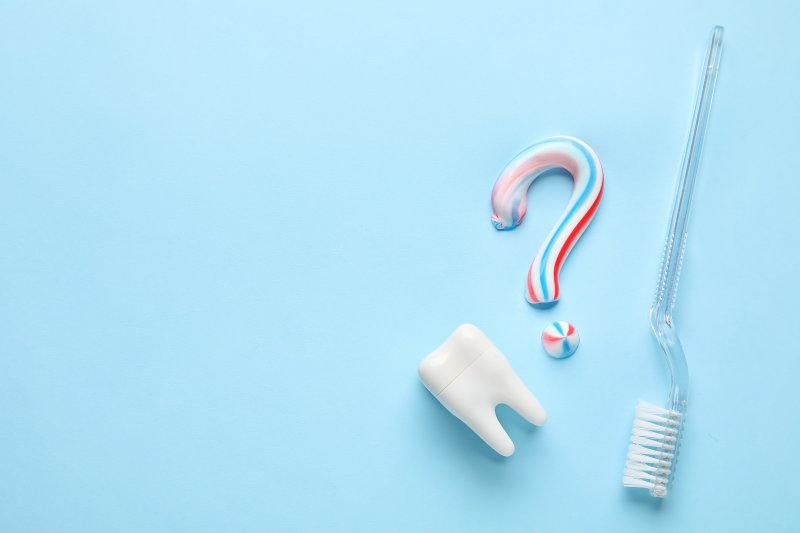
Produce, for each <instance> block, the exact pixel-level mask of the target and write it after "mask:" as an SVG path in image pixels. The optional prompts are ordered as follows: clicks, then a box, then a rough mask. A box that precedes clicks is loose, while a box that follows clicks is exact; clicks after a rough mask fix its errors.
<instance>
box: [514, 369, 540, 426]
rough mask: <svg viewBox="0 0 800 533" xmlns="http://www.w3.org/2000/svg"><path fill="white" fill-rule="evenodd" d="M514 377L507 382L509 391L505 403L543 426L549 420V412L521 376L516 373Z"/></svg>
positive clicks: (529, 419) (534, 422) (524, 416)
mask: <svg viewBox="0 0 800 533" xmlns="http://www.w3.org/2000/svg"><path fill="white" fill-rule="evenodd" d="M514 378H516V379H513V380H509V383H508V384H507V387H508V389H509V392H508V395H507V396H506V398H505V401H504V402H503V403H505V404H506V405H508V406H509V407H511V408H512V409H513V410H514V411H516V412H517V413H519V414H520V416H522V418H524V419H525V420H527V421H528V422H530V423H531V424H534V425H537V426H543V425H544V423H545V422H547V412H546V411H545V410H544V407H542V404H541V403H539V400H537V399H536V396H534V395H533V393H532V392H531V391H530V390H528V387H526V386H525V384H524V383H523V382H522V380H521V379H519V377H517V376H516V375H515V376H514Z"/></svg>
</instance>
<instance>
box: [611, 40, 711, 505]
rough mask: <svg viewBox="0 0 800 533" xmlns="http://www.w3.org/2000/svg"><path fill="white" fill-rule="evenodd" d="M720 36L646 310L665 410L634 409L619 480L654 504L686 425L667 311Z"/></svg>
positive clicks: (683, 373)
mask: <svg viewBox="0 0 800 533" xmlns="http://www.w3.org/2000/svg"><path fill="white" fill-rule="evenodd" d="M722 34H723V28H722V27H721V26H715V27H714V29H713V30H712V32H711V42H710V43H709V46H708V52H707V54H706V61H705V65H704V69H703V72H702V75H701V80H700V87H699V90H698V94H697V101H696V103H695V108H694V114H693V116H692V123H691V128H690V130H689V140H688V142H687V144H686V151H685V152H684V155H683V163H682V164H681V168H680V174H679V176H678V188H677V190H676V192H675V200H674V204H673V207H672V216H671V217H670V222H669V230H668V232H667V240H666V243H665V245H664V256H663V259H662V264H661V273H660V275H659V278H658V287H657V290H656V298H655V301H654V302H653V306H652V307H651V308H650V326H651V328H652V330H653V335H655V338H656V340H657V341H658V344H659V346H660V347H661V351H662V352H663V353H664V357H665V358H666V360H667V366H668V367H669V371H670V375H671V378H672V383H671V386H670V393H669V398H668V399H667V407H666V408H663V407H660V406H657V405H653V404H650V403H646V402H641V401H640V402H639V405H638V406H637V407H636V418H635V420H634V423H633V432H632V434H631V442H630V445H629V446H628V456H627V460H626V462H625V473H624V475H623V479H622V482H623V484H624V485H625V486H626V487H639V488H643V489H647V490H649V491H650V495H651V496H653V497H656V498H663V497H665V496H666V495H667V492H668V491H669V490H671V487H672V480H673V477H674V475H675V464H676V460H677V457H678V451H679V449H680V444H681V437H682V435H683V425H684V422H685V420H686V403H687V399H688V386H689V370H688V368H687V366H686V357H685V356H684V354H683V348H682V347H681V342H680V339H679V338H678V333H677V331H676V329H675V322H674V320H673V317H672V310H673V308H674V306H675V298H676V296H677V292H678V278H679V277H680V271H681V263H682V262H683V252H684V249H685V247H686V237H687V230H686V228H687V221H688V218H689V209H690V207H691V202H692V192H693V189H694V182H695V178H696V177H697V167H698V164H699V161H700V152H701V150H702V147H703V137H704V136H705V132H706V125H707V124H708V115H709V111H710V109H711V100H712V98H713V95H714V87H715V85H716V82H717V72H718V70H719V60H720V53H721V51H722Z"/></svg>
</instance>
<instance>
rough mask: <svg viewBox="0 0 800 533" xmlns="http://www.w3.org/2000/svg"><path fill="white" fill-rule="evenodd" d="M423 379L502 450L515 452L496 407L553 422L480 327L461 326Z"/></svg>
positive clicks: (426, 364)
mask: <svg viewBox="0 0 800 533" xmlns="http://www.w3.org/2000/svg"><path fill="white" fill-rule="evenodd" d="M419 375H420V379H422V382H423V383H424V384H425V386H426V387H427V388H428V390H430V391H431V393H432V394H433V395H434V396H435V397H436V398H437V399H438V400H439V401H440V402H441V403H442V405H444V406H445V407H446V408H447V409H448V410H449V411H450V412H451V413H453V414H454V415H455V416H456V417H458V418H459V419H461V420H462V421H463V422H464V423H465V424H467V425H468V426H469V427H470V428H471V429H472V430H473V431H474V432H475V433H477V434H478V436H480V437H481V438H482V439H483V440H484V441H485V442H486V443H487V444H488V445H489V446H491V447H492V448H493V449H494V450H495V451H496V452H497V453H499V454H501V455H504V456H506V457H507V456H509V455H511V454H513V453H514V443H513V442H512V441H511V438H510V437H509V436H508V434H507V433H506V431H505V430H504V429H503V426H502V425H501V424H500V421H499V420H497V415H496V414H495V407H497V405H498V404H500V403H504V404H507V405H509V406H510V407H511V408H512V409H514V410H515V411H516V412H517V413H519V414H520V415H521V416H522V417H523V418H525V419H526V420H528V421H529V422H530V423H532V424H536V425H542V424H544V423H545V422H546V421H547V413H546V412H545V410H544V408H543V407H542V405H541V404H540V403H539V400H537V399H536V397H535V396H534V395H533V393H531V391H530V390H528V388H527V387H526V386H525V384H524V383H523V382H522V380H521V379H520V378H519V376H517V374H516V372H514V369H513V368H512V367H511V364H510V363H509V362H508V360H507V359H506V358H505V356H504V355H503V354H502V353H501V352H500V350H498V349H497V347H496V346H495V345H494V344H493V343H492V341H490V340H489V338H488V337H487V336H486V335H485V334H484V333H483V332H482V331H481V330H479V329H478V328H476V327H475V326H472V325H469V324H465V325H462V326H459V327H458V328H457V329H456V330H455V332H453V334H452V335H450V338H448V339H447V341H445V343H444V344H442V345H441V346H440V347H439V348H438V349H436V350H434V351H433V352H432V353H431V354H430V355H428V357H426V358H425V359H423V361H422V363H420V366H419Z"/></svg>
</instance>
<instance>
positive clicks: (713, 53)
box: [651, 26, 723, 327]
mask: <svg viewBox="0 0 800 533" xmlns="http://www.w3.org/2000/svg"><path fill="white" fill-rule="evenodd" d="M722 34H723V29H722V27H721V26H715V27H714V29H713V31H712V32H711V42H710V44H709V46H708V52H707V53H706V61H705V66H704V70H703V74H702V76H701V81H700V87H699V89H698V94H697V102H696V104H695V108H694V114H693V115H692V124H691V128H690V130H689V140H688V142H687V144H686V151H685V152H684V154H683V162H682V163H681V169H680V174H679V176H678V188H677V190H676V193H675V203H674V204H673V206H672V216H671V217H670V224H669V231H668V232H667V240H666V243H665V245H664V257H663V261H662V264H661V274H660V276H659V280H658V288H657V290H656V299H655V302H654V303H653V307H652V309H651V319H652V320H653V325H654V327H655V326H656V323H657V322H658V323H666V324H667V325H668V326H671V325H672V309H673V307H674V306H675V299H676V298H677V295H678V278H679V277H680V272H681V263H682V262H683V252H684V249H685V248H686V237H687V233H686V227H687V222H688V219H689V210H690V207H691V202H692V196H693V191H694V182H695V178H696V176H697V168H698V166H699V163H700V152H701V150H702V148H703V138H704V137H705V130H706V125H707V124H708V115H709V111H710V110H711V100H712V98H713V96H714V87H715V86H716V83H717V72H718V70H719V60H720V56H721V52H722Z"/></svg>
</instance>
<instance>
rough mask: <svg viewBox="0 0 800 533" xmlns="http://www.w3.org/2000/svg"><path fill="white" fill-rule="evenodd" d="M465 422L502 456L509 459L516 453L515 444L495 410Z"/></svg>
mask: <svg viewBox="0 0 800 533" xmlns="http://www.w3.org/2000/svg"><path fill="white" fill-rule="evenodd" d="M465 422H466V423H467V425H468V426H469V427H470V428H471V429H472V431H474V432H475V433H477V434H478V436H479V437H480V438H482V439H483V440H484V441H485V442H486V444H488V445H489V446H491V447H492V449H494V451H496V452H497V453H499V454H500V455H503V456H505V457H508V456H510V455H512V454H513V453H514V443H513V442H512V441H511V437H509V436H508V433H506V430H505V429H503V426H502V425H501V424H500V421H499V420H498V419H497V415H495V412H494V410H493V409H492V410H490V411H486V412H483V413H481V414H479V415H476V416H475V417H473V418H472V419H471V420H470V419H468V420H465Z"/></svg>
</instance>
